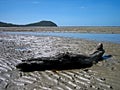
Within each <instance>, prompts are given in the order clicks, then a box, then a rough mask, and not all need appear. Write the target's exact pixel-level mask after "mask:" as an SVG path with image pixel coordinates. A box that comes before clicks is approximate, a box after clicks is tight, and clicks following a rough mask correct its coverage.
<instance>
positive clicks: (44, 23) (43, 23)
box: [26, 21, 57, 27]
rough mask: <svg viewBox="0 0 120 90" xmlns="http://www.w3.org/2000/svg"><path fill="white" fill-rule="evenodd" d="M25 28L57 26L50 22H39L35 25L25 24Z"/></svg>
mask: <svg viewBox="0 0 120 90" xmlns="http://www.w3.org/2000/svg"><path fill="white" fill-rule="evenodd" d="M26 26H52V27H57V25H56V24H55V23H53V22H52V21H40V22H37V23H31V24H27V25H26Z"/></svg>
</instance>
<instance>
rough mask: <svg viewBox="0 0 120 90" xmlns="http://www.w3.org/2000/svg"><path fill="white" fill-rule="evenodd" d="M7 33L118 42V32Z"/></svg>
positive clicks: (119, 39)
mask: <svg viewBox="0 0 120 90" xmlns="http://www.w3.org/2000/svg"><path fill="white" fill-rule="evenodd" d="M5 33H7V34H24V35H35V36H41V35H42V36H60V37H70V38H82V39H88V40H96V41H107V42H113V43H119V44H120V34H96V33H94V34H93V33H70V32H5Z"/></svg>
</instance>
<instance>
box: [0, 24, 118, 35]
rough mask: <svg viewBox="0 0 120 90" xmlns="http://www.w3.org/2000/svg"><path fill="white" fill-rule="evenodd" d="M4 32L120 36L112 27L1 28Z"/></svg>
mask: <svg viewBox="0 0 120 90" xmlns="http://www.w3.org/2000/svg"><path fill="white" fill-rule="evenodd" d="M2 31H33V32H79V33H110V34H113V33H114V34H117V33H119V34H120V27H119V26H118V27H112V26H110V27H109V26H105V27H103V26H98V27H97V26H95V27H94V26H80V27H0V32H2Z"/></svg>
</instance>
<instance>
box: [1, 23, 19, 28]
mask: <svg viewBox="0 0 120 90" xmlns="http://www.w3.org/2000/svg"><path fill="white" fill-rule="evenodd" d="M15 26H18V25H15V24H11V23H4V22H0V27H15Z"/></svg>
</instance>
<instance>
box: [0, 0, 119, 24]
mask: <svg viewBox="0 0 120 90" xmlns="http://www.w3.org/2000/svg"><path fill="white" fill-rule="evenodd" d="M41 20H48V21H53V22H54V23H56V24H57V25H58V26H120V0H0V21H2V22H8V23H14V24H28V23H33V22H38V21H41Z"/></svg>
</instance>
